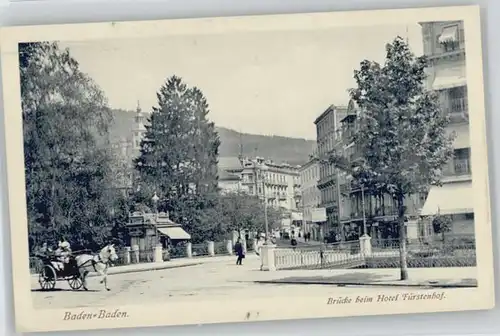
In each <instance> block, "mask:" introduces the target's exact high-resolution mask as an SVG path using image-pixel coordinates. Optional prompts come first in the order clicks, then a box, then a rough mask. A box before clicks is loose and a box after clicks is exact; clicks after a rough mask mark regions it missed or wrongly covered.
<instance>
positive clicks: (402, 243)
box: [397, 195, 408, 280]
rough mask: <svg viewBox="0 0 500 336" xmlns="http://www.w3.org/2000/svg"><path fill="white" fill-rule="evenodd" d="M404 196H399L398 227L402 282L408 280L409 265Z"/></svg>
mask: <svg viewBox="0 0 500 336" xmlns="http://www.w3.org/2000/svg"><path fill="white" fill-rule="evenodd" d="M403 199H404V198H403V195H398V199H397V206H398V227H399V266H400V269H401V272H400V274H401V280H407V279H408V264H407V260H406V228H405V209H404V202H403Z"/></svg>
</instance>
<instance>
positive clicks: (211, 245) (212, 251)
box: [207, 241, 215, 257]
mask: <svg viewBox="0 0 500 336" xmlns="http://www.w3.org/2000/svg"><path fill="white" fill-rule="evenodd" d="M207 244H208V255H209V256H210V257H214V256H215V244H214V242H213V241H209V242H208V243H207Z"/></svg>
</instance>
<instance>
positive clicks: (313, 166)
mask: <svg viewBox="0 0 500 336" xmlns="http://www.w3.org/2000/svg"><path fill="white" fill-rule="evenodd" d="M299 174H300V190H301V194H302V202H301V209H302V214H303V229H304V232H306V233H307V232H310V233H311V238H312V239H314V240H321V239H322V236H323V235H324V233H323V232H321V230H320V228H321V227H318V225H317V224H316V223H314V222H313V212H314V210H315V209H318V208H319V206H320V204H321V193H320V191H319V189H318V180H319V159H318V157H317V153H316V151H315V152H314V153H313V154H312V155H311V157H310V160H309V161H308V162H307V163H306V164H304V165H303V166H301V167H300V169H299Z"/></svg>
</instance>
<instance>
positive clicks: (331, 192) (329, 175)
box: [314, 105, 347, 235]
mask: <svg viewBox="0 0 500 336" xmlns="http://www.w3.org/2000/svg"><path fill="white" fill-rule="evenodd" d="M346 114H347V108H346V107H344V106H335V105H331V106H329V107H328V108H327V109H326V110H325V111H324V112H323V113H322V114H321V115H320V116H319V117H318V118H316V120H315V121H314V124H315V125H316V136H317V140H316V141H317V151H318V156H319V157H326V156H328V154H329V153H330V152H331V151H332V150H334V149H336V146H337V145H338V142H339V135H340V133H339V132H338V130H339V129H340V127H341V120H343V119H344V117H345V116H346ZM338 176H339V172H338V169H337V168H336V167H335V166H334V165H333V164H329V163H326V162H320V163H319V180H318V189H319V191H320V195H321V203H320V206H321V207H322V208H325V210H326V223H324V227H323V231H324V234H325V235H329V234H330V232H335V233H338V231H339V230H340V217H339V212H340V210H339V198H340V189H339V184H338Z"/></svg>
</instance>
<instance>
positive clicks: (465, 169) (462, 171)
mask: <svg viewBox="0 0 500 336" xmlns="http://www.w3.org/2000/svg"><path fill="white" fill-rule="evenodd" d="M470 174H471V164H470V159H454V160H453V161H452V162H450V164H449V165H448V166H447V167H446V168H445V169H444V171H443V175H444V176H467V175H470Z"/></svg>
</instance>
